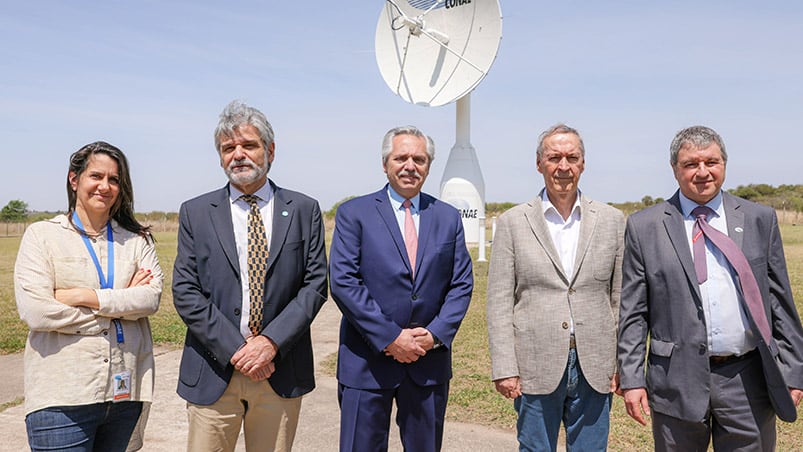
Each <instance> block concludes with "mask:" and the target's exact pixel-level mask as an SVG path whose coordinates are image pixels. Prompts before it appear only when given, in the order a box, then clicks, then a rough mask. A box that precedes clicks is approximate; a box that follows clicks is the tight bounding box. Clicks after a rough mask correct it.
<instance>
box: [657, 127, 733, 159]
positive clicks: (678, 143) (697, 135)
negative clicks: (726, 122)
mask: <svg viewBox="0 0 803 452" xmlns="http://www.w3.org/2000/svg"><path fill="white" fill-rule="evenodd" d="M711 143H715V144H716V145H717V146H719V150H720V151H721V152H722V160H723V161H724V162H725V163H727V162H728V153H727V152H726V151H725V143H723V142H722V137H720V136H719V134H718V133H716V132H715V131H714V129H711V128H709V127H706V126H691V127H686V128H685V129H683V130H681V131H680V132H678V133H677V134H676V135H675V138H674V139H673V140H672V144H671V145H670V146H669V163H671V164H672V166H675V165H676V164H677V163H678V152H680V150H681V149H683V148H684V147H686V146H692V147H694V148H695V149H700V148H706V147H708V146H709V145H710V144H711Z"/></svg>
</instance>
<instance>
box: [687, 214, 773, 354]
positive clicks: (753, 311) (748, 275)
mask: <svg viewBox="0 0 803 452" xmlns="http://www.w3.org/2000/svg"><path fill="white" fill-rule="evenodd" d="M691 213H692V215H694V216H695V217H696V218H697V221H696V222H695V223H694V229H692V231H694V230H699V231H700V233H701V234H704V235H705V238H707V239H708V240H709V241H711V243H712V244H713V245H714V246H715V247H717V248H718V249H719V250H720V251H721V252H722V254H723V255H724V256H725V258H726V259H727V260H728V262H730V264H731V266H732V267H733V269H734V270H735V271H736V274H737V275H738V277H739V278H738V280H739V281H738V283H739V287H740V288H741V289H742V295H743V296H744V301H745V304H747V310H748V311H749V312H750V316H751V317H752V318H753V323H755V325H756V327H757V328H758V331H759V333H761V337H762V338H763V339H764V342H765V343H767V344H769V342H770V337H771V333H770V325H769V322H768V321H767V313H766V311H764V304H763V303H762V301H761V291H760V290H759V289H758V283H757V282H756V277H755V275H753V270H752V269H751V268H750V264H749V263H748V262H747V258H746V257H745V256H744V254H743V253H742V250H740V249H739V247H738V246H736V243H734V242H733V240H731V238H730V237H728V236H727V235H725V234H723V233H721V232H719V231H718V230H716V229H714V227H712V226H711V225H709V224H708V220H707V218H708V216H709V215H711V214H712V213H714V211H713V210H711V208H709V207H706V206H699V207H695V208H694V210H692V211H691ZM692 235H693V236H694V238H693V239H692V242H693V247H692V248H693V249H694V269H695V271H696V273H697V280H698V281H699V282H700V283H703V282H705V280H706V279H707V275H708V271H707V268H706V263H705V243H704V242H705V241H704V240H697V236H698V234H697V233H694V232H692ZM700 238H701V239H702V237H700ZM698 242H700V245H699V246H700V247H701V250H700V251H699V253H700V255H701V257H700V258H698V245H697V243H698Z"/></svg>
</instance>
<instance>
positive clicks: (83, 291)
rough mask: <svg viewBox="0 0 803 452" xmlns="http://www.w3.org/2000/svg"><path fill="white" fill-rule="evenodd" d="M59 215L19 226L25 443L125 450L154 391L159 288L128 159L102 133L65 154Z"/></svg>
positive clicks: (159, 277) (17, 275)
mask: <svg viewBox="0 0 803 452" xmlns="http://www.w3.org/2000/svg"><path fill="white" fill-rule="evenodd" d="M67 199H68V203H69V210H68V212H67V214H66V215H58V216H57V217H55V218H53V219H51V220H47V221H40V222H37V223H34V224H32V225H31V226H29V227H28V229H27V230H26V231H25V235H24V236H23V238H22V243H21V244H20V249H19V254H18V256H17V262H16V265H15V267H14V284H15V291H16V298H17V309H18V310H19V313H20V317H21V318H22V320H24V321H25V322H26V323H27V324H28V327H29V328H30V333H29V334H28V341H27V343H26V344H25V358H24V360H25V411H26V418H25V424H26V427H27V430H28V443H29V445H30V447H31V450H33V451H38V450H63V449H69V450H70V451H93V450H94V451H123V450H125V449H126V445H127V444H128V441H129V438H130V437H131V434H132V432H133V430H134V428H135V426H136V424H137V420H138V419H139V417H140V413H141V412H142V409H143V402H150V401H151V396H152V393H153V378H154V377H153V341H152V338H151V331H150V325H149V323H148V315H151V314H153V313H155V312H156V310H157V309H158V307H159V297H160V296H161V293H162V279H163V275H162V270H161V268H159V263H158V261H157V258H156V250H155V249H154V246H153V239H152V237H151V235H150V233H149V231H148V230H149V228H148V227H145V226H143V225H141V224H139V222H137V220H136V218H134V209H133V206H134V198H133V190H132V187H131V179H130V176H129V173H128V162H127V160H126V158H125V155H123V153H122V151H120V150H119V149H117V148H116V147H114V146H112V145H110V144H108V143H105V142H102V141H98V142H95V143H92V144H88V145H86V146H84V147H82V148H81V149H79V150H78V151H77V152H76V153H74V154H73V155H72V157H71V158H70V169H69V172H68V174H67Z"/></svg>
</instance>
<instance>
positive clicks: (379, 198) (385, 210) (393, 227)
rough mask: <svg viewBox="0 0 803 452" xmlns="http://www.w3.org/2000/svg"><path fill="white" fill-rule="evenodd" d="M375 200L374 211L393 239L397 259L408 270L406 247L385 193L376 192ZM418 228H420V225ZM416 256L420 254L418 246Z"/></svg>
mask: <svg viewBox="0 0 803 452" xmlns="http://www.w3.org/2000/svg"><path fill="white" fill-rule="evenodd" d="M375 199H376V211H377V213H378V214H379V216H380V217H381V218H382V221H383V222H384V223H385V227H386V228H387V230H388V234H390V237H391V238H392V239H393V243H394V244H395V245H396V251H397V252H398V253H399V257H400V258H401V259H402V260H403V261H404V265H406V266H407V269H408V270H409V269H410V259H409V258H408V257H407V247H406V246H405V245H404V237H402V234H401V230H399V223H398V222H397V221H396V214H395V213H394V212H393V207H391V205H390V200H389V199H388V194H387V191H385V190H380V191H378V192H377V193H376V196H375ZM419 220H420V219H419ZM419 227H421V225H420V223H419ZM420 242H421V239H420V237H419V243H420ZM418 254H419V255H420V254H421V252H420V246H419V252H418Z"/></svg>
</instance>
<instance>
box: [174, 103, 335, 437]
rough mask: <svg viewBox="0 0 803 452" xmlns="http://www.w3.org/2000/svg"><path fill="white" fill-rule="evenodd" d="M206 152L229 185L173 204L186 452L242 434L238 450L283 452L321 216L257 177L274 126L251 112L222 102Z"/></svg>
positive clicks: (300, 389)
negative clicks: (183, 333)
mask: <svg viewBox="0 0 803 452" xmlns="http://www.w3.org/2000/svg"><path fill="white" fill-rule="evenodd" d="M215 147H216V148H217V150H218V154H219V156H220V166H221V167H222V168H223V170H224V171H225V173H226V175H227V176H228V178H229V183H228V184H226V186H224V187H223V188H220V189H217V190H214V191H212V192H210V193H207V194H204V195H201V196H199V197H197V198H194V199H191V200H189V201H187V202H185V203H184V204H182V205H181V210H180V211H179V231H178V254H177V256H176V263H175V266H174V268H173V302H174V303H175V306H176V311H178V313H179V315H180V316H181V318H182V319H183V320H184V322H185V323H186V324H187V337H186V342H185V344H184V353H183V355H182V356H181V368H180V371H179V378H178V394H179V395H180V396H181V397H182V398H184V399H185V400H187V412H188V417H189V441H188V446H187V449H188V450H190V451H208V450H216V451H233V450H234V447H235V445H236V443H237V437H238V436H239V432H240V428H241V426H242V427H243V429H244V431H245V447H246V450H248V451H257V450H273V451H285V450H290V448H291V447H292V444H293V439H294V435H295V432H296V425H297V423H298V416H299V412H300V409H301V396H302V395H304V394H306V393H308V392H310V391H312V389H313V388H314V387H315V379H314V373H313V356H312V341H311V338H310V332H309V328H310V324H311V323H312V320H313V318H314V317H315V315H316V314H317V313H318V311H319V310H320V308H321V305H322V304H323V303H324V301H326V295H327V290H326V254H325V246H324V228H323V221H322V220H321V211H320V208H319V207H318V202H317V201H315V200H314V199H312V198H310V197H308V196H305V195H303V194H301V193H298V192H295V191H291V190H288V189H285V188H282V187H279V186H277V185H275V184H274V183H273V181H271V180H269V179H268V171H269V170H270V167H271V163H272V162H273V157H274V152H275V144H274V141H273V128H272V127H271V125H270V123H269V122H268V120H267V118H265V115H264V114H262V112H260V111H259V110H257V109H256V108H253V107H249V106H248V105H245V104H243V103H241V102H237V101H235V102H232V103H230V104H229V105H227V106H226V108H225V109H224V110H223V112H222V113H221V114H220V122H219V123H218V127H217V129H216V130H215Z"/></svg>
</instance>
